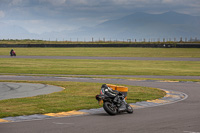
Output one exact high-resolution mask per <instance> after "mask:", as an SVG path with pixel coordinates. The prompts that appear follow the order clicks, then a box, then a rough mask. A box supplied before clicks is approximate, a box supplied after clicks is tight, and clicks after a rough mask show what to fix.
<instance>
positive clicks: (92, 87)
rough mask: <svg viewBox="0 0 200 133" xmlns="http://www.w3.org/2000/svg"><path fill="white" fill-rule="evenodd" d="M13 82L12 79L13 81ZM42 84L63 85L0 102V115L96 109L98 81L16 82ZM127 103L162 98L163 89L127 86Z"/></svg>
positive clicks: (98, 89)
mask: <svg viewBox="0 0 200 133" xmlns="http://www.w3.org/2000/svg"><path fill="white" fill-rule="evenodd" d="M12 82H13V81H12ZM15 82H26V83H42V84H51V85H56V86H61V87H64V88H65V89H64V90H63V91H61V92H56V93H52V94H48V95H40V96H35V97H27V98H17V99H8V100H1V101H0V118H4V117H10V116H21V115H31V114H45V113H56V112H63V111H71V110H80V109H90V108H99V105H98V104H97V101H96V99H95V95H97V94H99V93H100V87H101V84H100V83H81V82H66V81H65V82H64V81H15ZM127 87H128V88H129V91H128V100H127V102H128V103H135V102H139V101H145V100H153V99H158V98H161V97H163V96H164V95H165V92H163V91H161V90H158V89H155V88H149V87H138V86H127Z"/></svg>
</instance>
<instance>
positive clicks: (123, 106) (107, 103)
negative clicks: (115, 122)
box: [96, 90, 133, 115]
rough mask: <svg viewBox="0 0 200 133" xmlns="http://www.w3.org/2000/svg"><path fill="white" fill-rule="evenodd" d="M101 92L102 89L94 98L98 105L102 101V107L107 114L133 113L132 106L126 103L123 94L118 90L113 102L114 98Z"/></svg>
mask: <svg viewBox="0 0 200 133" xmlns="http://www.w3.org/2000/svg"><path fill="white" fill-rule="evenodd" d="M115 91H116V90H115ZM102 92H103V91H102V90H101V93H100V95H96V100H97V101H98V103H99V104H100V105H101V104H102V103H103V108H104V110H105V111H106V112H107V113H108V114H109V115H116V114H117V113H121V112H127V113H133V108H132V107H131V106H130V105H129V104H127V103H126V101H125V96H124V95H123V93H122V92H118V95H117V98H118V102H115V101H114V98H111V97H109V96H107V95H106V94H105V93H104V94H103V93H102Z"/></svg>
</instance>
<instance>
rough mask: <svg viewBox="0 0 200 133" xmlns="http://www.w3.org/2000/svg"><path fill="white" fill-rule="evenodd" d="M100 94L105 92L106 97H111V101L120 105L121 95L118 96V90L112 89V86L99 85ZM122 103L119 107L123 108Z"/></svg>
mask: <svg viewBox="0 0 200 133" xmlns="http://www.w3.org/2000/svg"><path fill="white" fill-rule="evenodd" d="M100 94H101V95H104V94H106V95H107V96H108V97H110V98H112V99H113V102H115V103H117V105H118V106H120V103H121V102H122V101H123V100H124V98H123V99H122V97H120V96H119V94H121V93H120V92H119V91H116V90H113V89H112V88H110V87H108V86H107V85H106V84H103V85H102V86H101V92H100ZM124 108H125V107H124V104H122V105H121V107H120V109H124Z"/></svg>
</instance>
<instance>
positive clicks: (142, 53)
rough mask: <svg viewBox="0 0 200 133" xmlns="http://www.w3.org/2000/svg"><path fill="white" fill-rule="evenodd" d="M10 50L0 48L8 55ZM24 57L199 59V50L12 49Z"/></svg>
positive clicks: (3, 53)
mask: <svg viewBox="0 0 200 133" xmlns="http://www.w3.org/2000/svg"><path fill="white" fill-rule="evenodd" d="M10 50H11V48H0V55H9V52H10ZM14 50H15V51H16V53H17V55H25V56H31V55H32V56H33V55H36V56H94V57H189V58H190V57H193V58H200V50H199V48H169V49H168V48H14Z"/></svg>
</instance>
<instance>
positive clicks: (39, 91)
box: [0, 82, 63, 100]
mask: <svg viewBox="0 0 200 133" xmlns="http://www.w3.org/2000/svg"><path fill="white" fill-rule="evenodd" d="M62 90H63V88H61V87H57V86H53V85H46V84H31V83H9V82H0V100H3V99H11V98H21V97H32V96H37V95H44V94H49V93H53V92H58V91H62Z"/></svg>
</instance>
